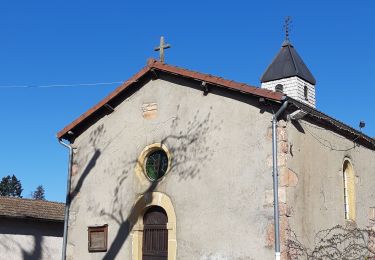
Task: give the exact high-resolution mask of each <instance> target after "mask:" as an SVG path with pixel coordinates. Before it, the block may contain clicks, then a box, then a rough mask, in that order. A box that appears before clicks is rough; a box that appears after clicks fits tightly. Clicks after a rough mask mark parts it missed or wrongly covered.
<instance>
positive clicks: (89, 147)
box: [68, 78, 273, 260]
mask: <svg viewBox="0 0 375 260" xmlns="http://www.w3.org/2000/svg"><path fill="white" fill-rule="evenodd" d="M270 122H271V114H270V113H269V112H267V111H264V109H260V108H259V104H258V99H256V98H252V97H244V96H243V95H238V94H236V93H228V92H226V91H224V90H221V89H216V88H212V89H210V93H209V94H208V95H206V96H205V95H203V91H202V89H201V86H200V85H199V83H192V82H188V81H184V80H181V79H180V80H178V81H176V79H175V78H164V80H163V79H157V80H154V81H150V82H149V83H147V84H146V85H145V86H144V87H142V88H141V89H140V90H138V91H137V92H135V93H134V94H133V95H132V96H130V97H129V98H127V99H126V100H125V101H124V102H123V103H121V104H120V105H119V106H118V107H116V109H115V111H114V112H113V113H112V114H110V115H108V116H106V117H104V118H102V119H100V120H99V121H98V122H97V123H95V124H94V125H93V126H91V127H90V128H89V129H88V130H87V131H86V132H85V133H83V134H82V135H81V136H79V137H78V138H77V139H76V140H75V142H74V144H73V145H74V146H75V147H76V149H75V153H74V167H73V173H72V175H73V176H72V195H73V201H72V205H71V209H70V217H69V221H70V224H69V236H68V241H69V242H68V259H135V258H134V252H135V251H134V250H138V249H134V243H135V244H136V243H138V242H136V241H138V230H139V228H138V226H137V227H136V228H135V227H134V225H136V224H135V220H134V219H135V218H137V217H138V216H135V215H137V214H138V213H135V212H138V211H137V210H135V209H136V208H138V203H137V201H140V199H141V201H142V200H143V201H146V202H145V205H146V204H147V203H148V202H150V201H152V200H151V199H149V196H147V194H150V193H155V192H158V193H163V194H165V195H166V196H168V198H170V200H171V202H172V205H173V207H174V211H175V214H176V242H177V258H176V259H179V260H184V259H189V260H190V259H231V260H235V259H270V258H272V256H273V250H272V248H269V247H267V246H266V242H265V239H264V238H265V237H266V232H267V225H268V223H270V222H271V221H272V219H273V210H272V207H270V206H268V205H265V204H266V203H265V194H266V193H267V191H269V190H271V189H272V173H271V170H272V168H271V167H270V165H269V164H267V160H268V159H269V158H270V155H271V151H272V149H271V147H272V146H271V140H270V138H269V137H267V134H268V133H267V129H268V127H269V126H270V125H271V123H270ZM155 143H162V144H163V145H165V146H166V147H167V148H168V150H169V151H170V153H171V156H172V164H171V169H170V172H169V173H168V174H167V175H166V176H165V177H164V178H163V179H162V181H160V183H158V185H152V184H151V183H150V182H148V181H147V179H146V180H145V178H144V176H143V178H142V177H140V176H139V175H138V174H137V173H136V169H137V165H138V164H139V163H140V162H138V161H137V159H138V158H139V157H140V154H141V153H142V151H143V150H144V148H145V147H147V146H148V145H150V144H155ZM156 201H157V200H156ZM140 214H141V213H140ZM103 224H108V251H107V252H101V253H89V252H88V249H87V227H88V226H93V225H103ZM134 229H137V230H134ZM135 232H136V233H135ZM135 234H137V236H135ZM138 248H139V247H138ZM132 255H133V258H132Z"/></svg>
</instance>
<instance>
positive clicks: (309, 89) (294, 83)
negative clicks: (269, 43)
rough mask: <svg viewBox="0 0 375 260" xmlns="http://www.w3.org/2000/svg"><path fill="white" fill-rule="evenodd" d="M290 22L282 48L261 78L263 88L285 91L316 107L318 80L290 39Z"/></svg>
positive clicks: (286, 27)
mask: <svg viewBox="0 0 375 260" xmlns="http://www.w3.org/2000/svg"><path fill="white" fill-rule="evenodd" d="M288 22H289V21H288ZM288 22H287V24H286V25H285V36H286V37H285V40H284V42H283V44H282V45H281V49H280V51H279V53H278V54H277V55H276V57H275V58H274V59H273V61H272V63H271V64H270V65H269V66H268V68H267V69H266V71H265V72H264V73H263V75H262V77H261V79H260V81H261V83H262V84H261V88H265V89H268V90H272V91H278V92H283V93H285V94H286V95H287V96H289V97H291V98H294V99H296V100H298V101H300V102H303V103H305V104H307V105H309V106H311V107H313V108H315V107H316V100H315V84H316V80H315V78H314V76H313V75H312V74H311V72H310V70H309V69H308V68H307V66H306V65H305V63H304V62H303V60H302V58H301V57H300V56H299V55H298V53H297V51H296V49H295V48H294V46H293V45H292V43H291V42H290V41H289V26H288Z"/></svg>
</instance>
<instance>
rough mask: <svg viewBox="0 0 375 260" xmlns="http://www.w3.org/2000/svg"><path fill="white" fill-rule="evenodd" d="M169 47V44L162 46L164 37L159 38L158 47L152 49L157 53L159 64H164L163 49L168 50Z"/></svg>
mask: <svg viewBox="0 0 375 260" xmlns="http://www.w3.org/2000/svg"><path fill="white" fill-rule="evenodd" d="M170 47H171V45H170V44H164V36H161V37H160V45H159V46H158V47H156V48H155V49H154V50H155V51H159V60H160V62H161V63H164V49H169V48H170Z"/></svg>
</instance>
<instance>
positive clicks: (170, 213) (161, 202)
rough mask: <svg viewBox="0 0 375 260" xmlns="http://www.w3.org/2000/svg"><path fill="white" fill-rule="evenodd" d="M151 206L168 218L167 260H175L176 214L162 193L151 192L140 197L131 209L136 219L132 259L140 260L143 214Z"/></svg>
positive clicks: (169, 201)
mask: <svg viewBox="0 0 375 260" xmlns="http://www.w3.org/2000/svg"><path fill="white" fill-rule="evenodd" d="M153 206H158V207H161V208H162V209H163V210H164V211H165V213H166V214H167V217H168V223H167V225H166V227H167V230H168V260H176V253H177V241H176V214H175V211H174V208H173V205H172V201H171V199H170V198H169V197H168V196H167V195H166V194H164V193H161V192H152V193H149V194H145V195H142V196H140V197H139V198H138V199H137V202H136V204H135V205H134V207H133V210H134V212H136V213H137V214H136V216H137V218H136V219H134V220H133V221H134V226H133V229H132V259H133V260H142V245H143V232H144V223H143V217H144V214H145V213H146V212H147V210H148V209H150V208H151V207H153Z"/></svg>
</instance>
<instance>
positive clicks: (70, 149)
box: [59, 139, 73, 260]
mask: <svg viewBox="0 0 375 260" xmlns="http://www.w3.org/2000/svg"><path fill="white" fill-rule="evenodd" d="M59 143H60V144H62V145H63V146H65V147H66V148H68V149H69V162H68V177H67V183H66V198H65V214H64V237H63V247H62V256H61V259H62V260H65V259H66V244H67V238H68V218H69V208H70V177H71V171H72V160H73V148H72V147H71V146H70V145H69V144H66V143H64V142H63V141H62V140H61V139H59Z"/></svg>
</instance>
